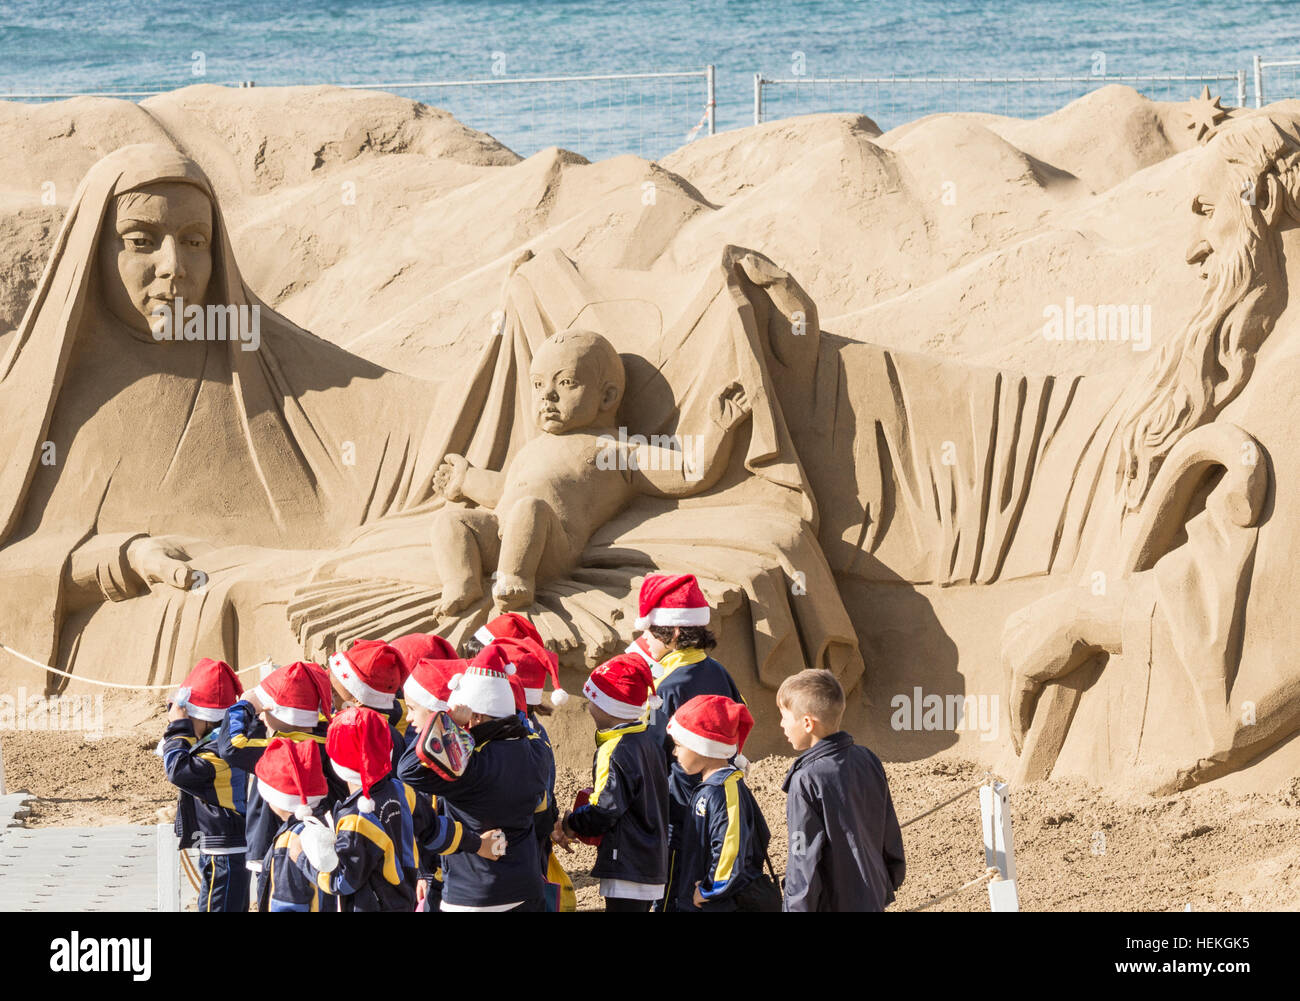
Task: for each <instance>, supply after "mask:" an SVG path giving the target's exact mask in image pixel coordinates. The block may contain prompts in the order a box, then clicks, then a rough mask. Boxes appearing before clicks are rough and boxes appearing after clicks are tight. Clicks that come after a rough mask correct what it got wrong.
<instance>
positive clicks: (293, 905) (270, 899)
mask: <svg viewBox="0 0 1300 1001" xmlns="http://www.w3.org/2000/svg"><path fill="white" fill-rule="evenodd" d="M323 813H324V811H323V810H319V809H318V810H317V811H316V814H317V816H318V817H320V816H321V814H323ZM321 819H324V818H323V817H321ZM302 829H303V823H302V821H301V820H297V819H295V818H292V817H291V818H289V819H288V820H286V821H284V823H282V824H281V825H280V829H279V830H278V831H276V833H275V837H274V838H273V839H272V841H271V847H270V848H269V849H268V850H267V852H266V855H265V857H264V858H263V859H262V878H261V880H259V881H258V884H257V891H258V892H257V909H258V910H259V911H262V912H267V911H274V912H278V911H319V910H320V909H321V899H320V890H319V889H318V888H317V886H316V884H315V883H313V882H312V881H311V880H310V879H308V878H307V876H305V875H304V874H303V872H302V871H301V870H300V869H299V868H298V867H297V866H296V865H294V864H293V862H292V861H290V859H289V838H290V836H291V835H293V834H301V833H302Z"/></svg>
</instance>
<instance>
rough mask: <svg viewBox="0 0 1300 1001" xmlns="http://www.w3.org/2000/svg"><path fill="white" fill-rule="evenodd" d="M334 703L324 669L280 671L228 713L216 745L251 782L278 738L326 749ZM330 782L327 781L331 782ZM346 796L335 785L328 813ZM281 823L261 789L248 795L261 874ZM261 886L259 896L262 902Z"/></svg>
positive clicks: (252, 858) (252, 863) (251, 853)
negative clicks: (267, 750) (326, 736)
mask: <svg viewBox="0 0 1300 1001" xmlns="http://www.w3.org/2000/svg"><path fill="white" fill-rule="evenodd" d="M332 705H333V700H332V698H331V696H330V687H329V678H328V676H327V675H326V674H325V669H324V668H322V667H321V666H320V665H319V664H309V663H307V662H305V661H296V662H294V663H292V664H285V665H284V666H283V667H277V668H276V669H275V670H274V671H272V672H271V673H270V674H268V675H267V676H266V677H265V678H263V679H262V683H261V684H260V685H258V686H257V687H256V688H254V689H253V690H252V691H251V692H249V693H247V694H246V695H245V696H244V698H243V699H241V700H240V701H238V702H236V703H235V704H234V705H233V706H231V707H230V709H229V710H227V712H226V718H225V720H224V721H223V722H222V724H221V732H220V735H219V737H218V741H217V753H218V754H220V755H221V759H222V760H223V761H225V762H226V763H227V764H228V765H230V766H231V767H232V768H238V769H240V770H241V771H243V772H244V773H245V774H247V775H249V776H252V775H254V774H255V772H256V771H257V763H258V761H259V760H260V759H261V757H262V755H263V754H264V753H265V752H266V748H267V746H268V745H269V744H270V743H271V741H272V740H274V739H275V738H276V737H283V738H285V739H286V740H291V741H294V742H307V743H314V744H317V745H319V746H323V745H324V743H325V725H326V724H325V723H324V722H323V721H322V717H323V719H324V720H328V719H329V716H330V710H331V707H332ZM327 781H328V778H327ZM346 795H347V786H345V785H344V784H343V783H342V782H341V781H339V780H337V779H336V780H335V781H334V782H333V783H332V784H331V795H330V796H329V797H328V801H327V803H326V807H327V808H328V807H330V806H332V805H333V804H334V802H335V801H336V800H337V799H340V798H342V797H344V796H346ZM279 827H280V819H279V818H278V817H277V816H276V815H275V813H274V812H272V810H271V808H270V807H269V806H267V804H266V803H264V802H263V801H262V797H261V796H260V795H259V794H258V791H257V784H256V783H251V784H250V787H249V789H248V806H247V811H246V825H245V833H246V837H247V839H248V863H247V865H248V868H249V869H250V870H251V871H253V872H255V873H260V872H261V871H262V859H263V858H265V856H266V853H267V850H268V849H270V847H271V842H272V841H273V840H274V837H275V832H276V830H277V829H278V828H279ZM262 891H263V887H262V886H261V883H260V881H259V884H258V891H257V895H258V897H259V898H260V897H261V896H262Z"/></svg>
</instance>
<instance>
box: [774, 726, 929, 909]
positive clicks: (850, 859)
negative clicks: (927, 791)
mask: <svg viewBox="0 0 1300 1001" xmlns="http://www.w3.org/2000/svg"><path fill="white" fill-rule="evenodd" d="M781 789H782V790H783V791H784V792H785V794H786V801H785V819H786V827H787V829H788V830H789V832H790V834H789V837H790V851H789V861H788V862H787V863H786V869H785V903H784V910H787V911H883V910H884V909H885V907H886V905H888V904H889V903H890V902H891V901H892V900H893V899H894V891H895V890H897V889H898V887H899V886H901V885H902V883H903V877H904V876H905V875H906V873H907V866H906V863H905V862H904V859H903V833H902V831H901V830H900V829H899V826H898V817H897V816H896V815H895V814H894V801H893V799H892V798H891V797H890V795H889V782H888V780H886V778H885V769H884V766H883V765H881V763H880V759H879V758H877V757H876V756H875V755H874V754H872V753H871V751H869V750H868V749H867V748H865V747H859V746H858V745H857V744H855V743H853V738H852V737H850V736H849V735H848V734H847V733H845V732H844V731H843V730H841V731H839V732H838V733H833V734H831V735H830V736H829V737H826V738H825V739H823V740H819V741H818V742H817V743H816V744H814V745H813V746H812V747H810V748H809V749H808V750H806V751H804V752H803V754H801V755H799V757H798V758H796V759H795V761H794V764H792V765H791V766H790V770H789V771H788V772H787V773H786V776H785V782H784V783H783V784H782V786H781Z"/></svg>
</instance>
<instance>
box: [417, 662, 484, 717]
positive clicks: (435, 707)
mask: <svg viewBox="0 0 1300 1001" xmlns="http://www.w3.org/2000/svg"><path fill="white" fill-rule="evenodd" d="M467 667H469V661H467V660H461V659H460V658H459V657H457V658H453V659H450V660H442V659H437V660H435V659H433V658H431V657H422V658H421V659H420V660H418V661H417V662H416V664H415V670H413V671H412V672H411V676H410V677H409V678H407V679H406V684H404V685H403V686H402V692H403V694H404V695H405V696H406V701H407V702H413V703H415V705H417V706H420V707H421V708H424V709H428V710H429V711H430V712H435V713H438V712H446V711H447V709H448V705H447V702H448V700H449V699H450V698H451V688H450V687H449V683H450V681H451V679H452V678H453V677H455V676H456V675H458V674H464V673H465V668H467Z"/></svg>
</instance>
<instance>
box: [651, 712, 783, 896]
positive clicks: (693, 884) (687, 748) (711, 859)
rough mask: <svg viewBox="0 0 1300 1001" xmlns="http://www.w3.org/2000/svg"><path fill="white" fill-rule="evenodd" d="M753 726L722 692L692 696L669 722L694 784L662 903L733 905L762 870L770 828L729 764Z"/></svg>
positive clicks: (737, 771) (740, 776) (746, 714)
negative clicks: (669, 892) (669, 891)
mask: <svg viewBox="0 0 1300 1001" xmlns="http://www.w3.org/2000/svg"><path fill="white" fill-rule="evenodd" d="M753 725H754V719H753V717H752V716H750V715H749V710H748V709H746V708H745V707H744V706H743V705H741V704H740V703H739V702H733V701H732V700H731V699H729V698H727V697H726V696H725V695H697V696H695V698H693V699H691V700H690V701H689V702H687V703H686V704H685V705H684V706H682V707H681V708H680V709H678V710H677V712H675V713H673V717H672V719H671V720H669V721H668V735H669V736H670V737H672V739H673V741H674V743H675V747H674V753H675V754H676V756H677V761H678V762H679V763H680V764H681V766H682V770H683V771H685V772H686V774H688V775H698V776H699V785H697V786H696V787H695V791H694V792H693V793H692V794H691V802H690V805H689V808H688V810H687V812H686V817H685V819H684V820H683V822H682V829H681V834H680V840H679V843H678V849H677V858H676V860H675V864H676V865H677V867H678V869H677V872H675V873H674V874H673V883H672V894H673V895H672V897H671V898H670V900H669V902H668V903H669V909H670V910H678V911H692V910H702V911H734V910H736V897H737V895H738V894H740V893H741V891H743V890H744V889H745V887H746V886H747V885H748V884H749V883H750V882H751V881H752V880H754V879H755V878H757V877H758V876H759V875H760V874H761V873H762V867H763V860H764V859H765V858H766V857H767V845H768V842H769V841H770V840H771V835H770V833H769V832H768V829H767V823H766V822H765V821H764V820H763V814H762V812H761V811H760V810H759V808H758V802H757V801H756V800H755V799H754V794H753V793H751V792H750V791H749V787H748V786H746V785H745V776H744V773H743V772H741V770H740V769H739V768H737V767H736V766H735V765H734V764H732V763H731V759H732V758H734V757H735V756H736V755H737V754H738V753H739V752H740V749H741V747H742V746H744V743H745V738H746V737H747V736H748V735H749V731H750V729H751V728H752V727H753Z"/></svg>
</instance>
